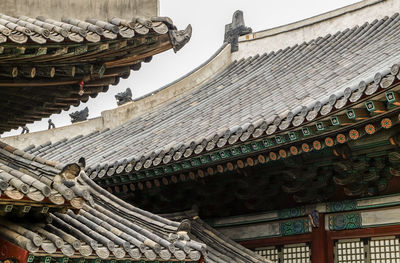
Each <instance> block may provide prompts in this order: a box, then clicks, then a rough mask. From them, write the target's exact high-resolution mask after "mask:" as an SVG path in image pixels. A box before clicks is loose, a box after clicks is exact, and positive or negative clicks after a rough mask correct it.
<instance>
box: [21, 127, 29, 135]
mask: <svg viewBox="0 0 400 263" xmlns="http://www.w3.org/2000/svg"><path fill="white" fill-rule="evenodd" d="M24 133H29V129H28V127H27V126H26V125H24V126H22V132H21V134H24Z"/></svg>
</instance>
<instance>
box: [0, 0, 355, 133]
mask: <svg viewBox="0 0 400 263" xmlns="http://www.w3.org/2000/svg"><path fill="white" fill-rule="evenodd" d="M355 2H359V1H358V0H323V1H321V0H201V1H200V0H160V15H161V16H169V17H170V18H172V20H173V21H174V24H175V25H176V26H177V27H178V29H184V28H186V26H187V25H188V24H191V25H192V27H193V35H192V38H191V40H190V41H189V43H188V44H186V46H185V47H184V48H183V49H181V50H180V51H179V52H178V53H177V54H175V53H174V52H173V51H172V50H169V51H167V52H164V53H161V54H158V55H155V56H154V57H153V60H152V61H151V62H150V63H143V64H142V68H141V69H140V70H139V71H135V72H131V75H130V77H129V79H126V80H123V79H121V81H120V82H119V84H118V86H110V89H109V90H108V92H107V93H101V94H99V95H98V96H97V97H96V98H94V99H89V101H88V102H87V103H81V104H80V105H79V106H78V107H71V108H70V110H69V111H68V112H62V113H61V114H58V115H53V116H51V119H52V120H53V122H54V123H55V125H56V127H60V126H64V125H68V124H70V123H71V122H70V117H69V115H68V113H71V112H74V111H77V110H81V109H83V108H84V107H86V106H87V107H88V108H89V118H94V117H98V116H100V114H101V112H102V111H104V110H108V109H113V108H115V107H117V104H116V101H115V98H114V96H115V94H117V93H118V92H121V91H124V90H126V88H127V87H130V88H131V90H132V91H133V95H134V97H136V98H137V97H139V96H142V95H144V94H147V93H150V92H151V91H153V90H156V89H158V88H160V87H162V86H164V85H166V84H168V83H170V82H172V81H173V80H175V79H177V78H179V77H180V76H182V75H184V74H185V73H187V72H189V71H190V70H192V69H193V68H195V67H196V66H198V65H199V64H201V63H202V62H204V61H205V60H206V59H208V58H209V57H210V56H211V55H212V54H213V53H214V52H215V51H216V50H217V49H218V48H219V47H220V46H221V45H222V42H223V38H224V27H225V24H228V23H230V22H231V20H232V14H233V12H234V11H236V10H238V9H240V10H242V11H243V13H244V20H245V23H246V26H249V27H251V28H252V29H253V32H256V31H261V30H265V29H268V28H272V27H276V26H280V25H285V24H288V23H291V22H295V21H298V20H301V19H305V18H308V17H311V16H315V15H318V14H321V13H324V12H327V11H330V10H334V9H337V8H340V7H343V6H346V5H350V4H353V3H355ZM282 48H284V47H282ZM47 120H48V119H43V120H42V121H40V122H35V123H34V124H28V128H29V129H30V131H31V132H33V131H38V130H43V129H47ZM20 130H21V129H18V130H13V131H11V132H9V133H6V134H4V135H3V136H2V137H4V136H7V135H14V134H19V133H20Z"/></svg>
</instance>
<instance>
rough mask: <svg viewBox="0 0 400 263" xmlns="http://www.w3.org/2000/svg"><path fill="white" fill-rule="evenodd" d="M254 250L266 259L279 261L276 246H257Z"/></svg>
mask: <svg viewBox="0 0 400 263" xmlns="http://www.w3.org/2000/svg"><path fill="white" fill-rule="evenodd" d="M255 252H256V253H257V254H259V255H260V256H263V257H265V258H266V259H269V260H272V261H275V262H278V261H279V250H278V249H277V248H276V247H264V248H257V249H256V251H255Z"/></svg>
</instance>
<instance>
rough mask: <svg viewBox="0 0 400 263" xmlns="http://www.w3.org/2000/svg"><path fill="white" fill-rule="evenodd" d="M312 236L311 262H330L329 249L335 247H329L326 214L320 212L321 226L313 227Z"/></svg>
mask: <svg viewBox="0 0 400 263" xmlns="http://www.w3.org/2000/svg"><path fill="white" fill-rule="evenodd" d="M311 238H312V241H311V262H312V263H321V262H328V254H327V251H328V249H333V248H331V247H327V237H326V231H325V216H324V214H319V227H313V229H312V232H311Z"/></svg>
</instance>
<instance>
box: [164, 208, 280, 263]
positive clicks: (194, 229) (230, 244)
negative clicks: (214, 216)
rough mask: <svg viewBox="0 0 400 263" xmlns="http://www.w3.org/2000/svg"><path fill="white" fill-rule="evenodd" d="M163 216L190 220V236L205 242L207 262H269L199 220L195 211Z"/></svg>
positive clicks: (178, 219) (177, 219)
mask: <svg viewBox="0 0 400 263" xmlns="http://www.w3.org/2000/svg"><path fill="white" fill-rule="evenodd" d="M162 216H163V217H166V218H169V219H171V220H176V221H180V220H184V219H186V220H190V222H191V233H190V236H191V237H193V238H195V239H198V240H199V241H200V242H203V243H205V244H207V252H208V253H207V255H208V260H209V262H220V261H221V260H222V261H223V262H238V263H239V262H241V263H245V262H246V263H247V262H248V263H250V262H271V263H272V261H270V260H268V259H266V258H264V257H261V256H260V255H258V254H256V253H254V252H253V251H251V250H249V249H247V248H245V247H243V246H242V245H240V244H238V243H236V242H234V241H233V240H232V239H230V238H229V237H227V236H226V235H224V234H222V233H220V232H218V231H217V230H215V229H213V228H212V227H211V226H209V225H208V224H207V223H206V222H204V221H203V220H201V219H200V218H199V216H198V215H197V212H196V211H193V210H189V211H184V212H177V213H170V214H164V215H162Z"/></svg>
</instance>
